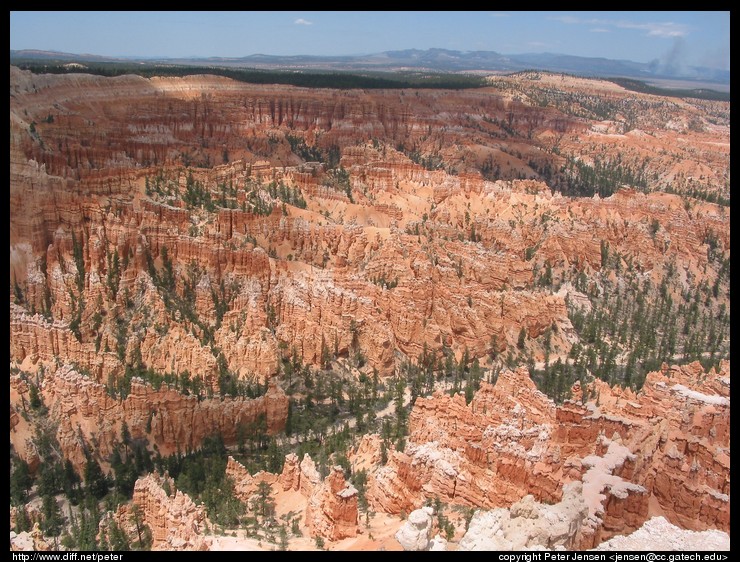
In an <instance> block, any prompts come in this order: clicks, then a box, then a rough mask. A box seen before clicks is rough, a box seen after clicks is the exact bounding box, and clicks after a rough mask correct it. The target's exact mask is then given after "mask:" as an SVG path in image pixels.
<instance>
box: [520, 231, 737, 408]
mask: <svg viewBox="0 0 740 562" xmlns="http://www.w3.org/2000/svg"><path fill="white" fill-rule="evenodd" d="M710 238H711V236H710ZM707 244H708V246H709V251H710V252H712V246H711V243H709V242H708V243H707ZM714 252H715V253H713V254H712V255H713V256H714V259H715V267H716V268H717V276H716V280H715V282H714V283H712V284H710V283H709V282H708V281H706V280H705V281H702V282H701V283H696V284H689V285H684V283H683V282H682V281H681V280H680V279H679V276H678V272H677V269H676V266H675V264H673V263H672V262H669V263H668V264H666V266H665V268H664V271H663V276H662V281H661V283H660V284H659V285H655V284H654V283H653V282H651V281H650V278H644V277H643V276H641V275H639V273H638V272H637V270H636V268H635V267H634V266H633V263H632V260H631V259H629V258H627V259H625V258H624V257H623V256H621V255H620V254H619V253H618V252H615V251H614V250H612V249H611V248H610V247H609V245H608V244H607V243H603V244H602V271H601V273H600V274H598V275H597V277H596V278H594V279H592V280H589V279H587V278H586V275H585V274H583V273H580V274H577V275H575V276H574V279H573V280H572V281H573V282H574V285H575V287H576V289H578V290H579V291H581V292H583V293H585V294H587V295H588V296H589V300H590V301H591V308H590V310H588V311H586V310H584V309H582V308H580V307H577V306H573V305H571V304H569V306H568V313H569V318H570V320H571V323H572V324H573V327H574V328H575V330H576V332H577V333H578V334H579V339H580V342H579V343H576V344H575V345H573V347H572V348H571V351H570V355H569V358H568V361H566V362H563V361H560V360H558V362H556V363H555V364H552V365H551V364H549V340H550V335H551V332H550V331H549V330H548V331H546V332H545V335H544V343H543V345H544V349H545V368H544V369H541V370H537V371H535V372H534V380H535V382H537V384H538V386H539V388H540V390H542V391H543V392H545V393H546V394H548V395H549V396H551V397H552V398H553V399H555V400H556V401H561V400H563V399H564V398H566V397H567V392H568V389H569V388H570V386H571V385H572V384H573V382H575V380H579V379H580V380H581V381H582V382H585V379H584V377H588V376H594V377H597V378H600V379H602V380H604V381H606V382H608V383H609V384H618V385H621V386H624V387H631V388H633V389H634V390H639V389H640V388H641V387H642V384H643V382H644V380H645V376H646V375H647V373H649V372H650V371H654V370H657V369H658V368H659V367H660V365H661V364H662V363H663V362H664V361H665V362H668V363H670V362H674V361H675V362H689V361H693V360H699V361H700V362H702V364H703V365H704V366H705V368H708V367H709V366H710V365H715V364H717V363H718V362H719V360H720V359H723V358H726V357H729V329H730V317H729V313H728V311H727V305H726V304H725V301H724V296H725V294H727V293H726V291H728V290H729V285H728V279H729V278H728V275H727V271H728V270H729V258H727V259H725V258H724V257H723V254H722V252H720V251H718V250H715V251H714ZM725 266H727V267H725ZM614 273H618V275H614Z"/></svg>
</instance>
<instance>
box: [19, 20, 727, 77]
mask: <svg viewBox="0 0 740 562" xmlns="http://www.w3.org/2000/svg"><path fill="white" fill-rule="evenodd" d="M433 47H437V48H443V49H454V50H460V51H472V50H484V51H497V52H499V53H503V54H519V53H535V52H537V53H539V52H551V53H562V54H568V55H579V56H587V57H606V58H612V59H627V60H633V61H637V62H650V61H653V60H656V59H657V60H659V61H661V62H664V63H671V64H678V65H699V66H708V67H711V68H719V69H724V70H729V68H730V13H729V12H728V11H714V12H668V11H664V12H434V11H427V12H308V11H305V12H295V11H293V12H291V11H287V12H40V11H36V12H23V11H14V12H11V13H10V48H11V49H41V50H55V51H64V52H70V53H78V54H81V53H91V54H98V55H107V56H140V57H145V56H156V57H182V56H200V57H207V56H224V57H241V56H246V55H251V54H256V53H261V54H270V55H297V54H302V55H303V54H308V55H350V54H370V53H377V52H381V51H388V50H399V49H410V48H416V49H428V48H433Z"/></svg>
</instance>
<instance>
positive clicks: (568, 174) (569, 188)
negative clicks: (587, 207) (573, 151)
mask: <svg viewBox="0 0 740 562" xmlns="http://www.w3.org/2000/svg"><path fill="white" fill-rule="evenodd" d="M622 185H629V186H632V187H636V188H639V189H643V190H644V189H647V186H648V174H647V161H643V163H642V166H641V167H640V168H634V167H632V166H629V165H627V164H625V163H623V162H622V161H621V158H620V157H619V156H618V157H617V158H615V159H613V160H612V159H604V160H602V159H601V158H598V157H597V158H595V159H594V163H593V165H589V164H587V163H585V162H583V161H581V160H579V159H576V158H573V157H568V159H567V163H566V165H565V166H564V167H563V168H562V169H561V170H560V176H559V177H558V178H557V181H556V182H555V183H554V187H556V188H557V189H558V190H559V191H561V192H562V193H563V195H568V196H576V197H592V196H593V195H594V194H596V193H598V194H599V196H600V197H608V196H609V195H612V194H613V193H614V192H616V191H617V190H618V189H619V188H620V187H622Z"/></svg>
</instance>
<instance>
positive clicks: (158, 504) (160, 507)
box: [126, 473, 211, 550]
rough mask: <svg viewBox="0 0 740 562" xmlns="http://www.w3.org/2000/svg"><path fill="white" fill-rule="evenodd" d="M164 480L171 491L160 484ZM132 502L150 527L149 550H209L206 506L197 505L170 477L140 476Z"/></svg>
mask: <svg viewBox="0 0 740 562" xmlns="http://www.w3.org/2000/svg"><path fill="white" fill-rule="evenodd" d="M165 481H166V482H167V485H168V486H169V489H170V495H167V492H166V491H165V489H164V488H163V486H164V483H165ZM133 504H134V505H137V506H138V508H139V510H140V514H141V519H142V522H143V523H144V524H145V525H147V526H148V527H149V529H150V530H151V533H152V550H208V546H209V544H210V543H209V539H208V538H207V537H206V536H205V533H206V528H207V527H211V525H210V523H209V521H208V518H207V517H206V513H205V508H204V507H203V506H196V505H195V504H194V503H193V500H191V499H190V496H188V495H187V494H184V493H182V492H181V491H180V490H177V489H176V488H175V485H174V482H173V481H172V479H171V478H168V477H167V476H166V475H165V476H163V477H159V475H157V474H156V473H154V474H150V475H148V476H145V477H142V478H139V479H138V480H137V481H136V484H135V486H134V498H133ZM128 526H130V523H127V524H126V527H128Z"/></svg>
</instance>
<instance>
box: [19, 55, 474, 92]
mask: <svg viewBox="0 0 740 562" xmlns="http://www.w3.org/2000/svg"><path fill="white" fill-rule="evenodd" d="M65 62H68V61H64V62H62V61H60V62H49V61H38V60H34V59H16V60H15V61H14V64H17V66H18V67H19V68H21V69H23V70H30V71H31V72H33V73H36V74H41V73H43V74H67V73H70V72H80V69H79V68H70V67H68V66H65ZM85 67H86V68H85V72H86V73H88V74H95V75H98V76H122V75H124V74H136V75H138V76H144V77H146V78H151V77H152V76H190V75H196V74H215V75H217V76H226V77H228V78H232V79H233V80H238V81H240V82H248V83H250V84H288V85H291V86H300V87H303V88H337V89H342V90H349V89H378V88H380V89H401V88H433V89H450V90H461V89H467V88H482V87H485V86H487V83H486V80H485V79H484V78H482V77H480V76H472V75H463V74H452V73H438V74H433V73H432V74H430V73H429V72H418V73H415V72H405V73H398V72H394V73H390V72H363V73H362V74H355V73H351V72H336V71H334V72H295V71H293V70H290V71H283V72H281V71H279V70H259V69H251V68H230V67H220V66H174V65H173V66H162V65H160V64H156V65H155V64H145V63H136V64H130V63H118V62H85Z"/></svg>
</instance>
